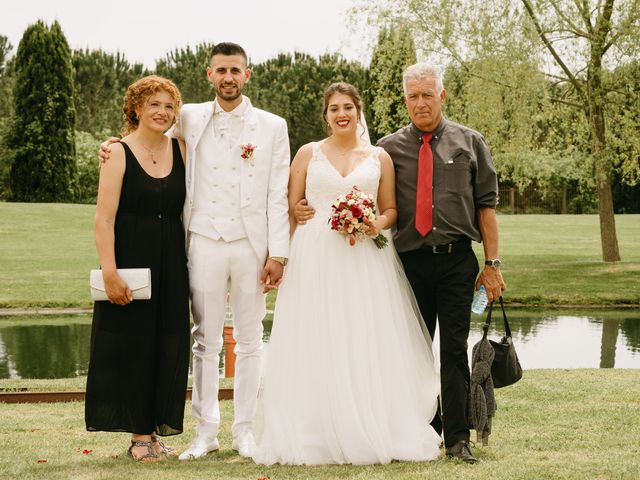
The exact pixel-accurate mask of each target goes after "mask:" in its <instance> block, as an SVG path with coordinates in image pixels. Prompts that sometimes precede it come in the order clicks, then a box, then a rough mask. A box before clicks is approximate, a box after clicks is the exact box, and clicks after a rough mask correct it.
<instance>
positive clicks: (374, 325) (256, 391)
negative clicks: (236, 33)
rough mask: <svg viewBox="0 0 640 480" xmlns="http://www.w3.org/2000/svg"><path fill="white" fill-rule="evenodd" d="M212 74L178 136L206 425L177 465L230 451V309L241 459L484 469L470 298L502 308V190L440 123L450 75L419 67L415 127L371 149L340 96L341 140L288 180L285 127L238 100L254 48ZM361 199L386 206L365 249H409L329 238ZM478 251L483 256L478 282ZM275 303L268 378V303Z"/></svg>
mask: <svg viewBox="0 0 640 480" xmlns="http://www.w3.org/2000/svg"><path fill="white" fill-rule="evenodd" d="M207 75H208V77H209V80H210V81H211V83H212V84H213V86H214V89H215V92H216V98H215V100H214V101H213V102H207V103H203V104H192V105H185V106H183V107H182V109H181V111H180V116H179V119H178V120H177V123H176V125H175V127H174V128H173V130H172V131H171V132H170V136H172V137H174V138H178V139H180V140H183V141H184V142H185V144H186V146H184V147H183V148H184V151H186V162H185V185H186V192H185V202H184V211H183V215H182V220H183V224H184V228H185V231H186V233H187V235H186V237H187V245H186V251H187V258H188V275H189V287H190V292H191V302H192V303H191V305H192V314H193V322H194V326H193V328H192V335H193V340H194V343H193V348H192V351H193V398H192V400H193V404H192V413H193V416H194V418H195V420H196V423H197V426H196V436H195V438H194V440H193V441H192V443H191V444H190V445H189V447H188V448H187V449H186V450H185V451H184V452H182V453H181V454H180V456H179V458H180V459H181V460H189V459H195V458H199V457H202V456H205V455H207V454H208V453H210V452H214V451H216V450H218V449H219V444H218V439H217V435H218V432H219V428H220V421H221V419H220V408H219V403H218V381H219V378H218V377H219V373H218V358H219V353H220V350H221V348H222V329H223V324H224V320H225V303H226V300H227V294H229V298H230V301H231V308H232V310H233V318H234V337H235V340H236V348H235V353H236V356H237V359H236V376H235V379H234V416H235V418H234V422H233V426H232V436H233V445H232V448H233V449H234V450H237V451H238V452H239V454H240V455H241V456H244V457H251V458H253V459H254V460H255V461H256V462H258V463H261V464H267V465H268V464H273V463H283V464H332V463H352V464H370V463H387V462H389V461H391V460H394V459H395V460H412V461H425V460H433V459H435V458H437V457H438V456H439V452H440V445H441V436H442V435H444V447H445V452H446V455H448V456H453V457H457V458H460V459H461V460H463V461H465V462H467V463H474V462H475V461H476V459H475V458H474V457H473V454H472V453H471V450H470V448H469V444H468V442H469V426H468V425H469V422H468V419H467V402H468V400H467V398H468V387H469V364H468V358H467V338H468V334H469V323H470V306H471V300H472V296H473V290H474V286H475V285H477V284H479V283H483V284H484V285H485V288H486V290H487V294H488V296H489V299H490V300H491V299H492V298H497V297H498V296H499V295H501V293H502V290H503V289H504V288H505V284H504V282H503V280H502V276H501V273H500V270H499V261H498V226H497V222H496V216H495V207H496V205H497V178H496V173H495V169H494V166H493V163H492V159H491V156H490V154H489V150H488V148H487V145H486V143H485V141H484V139H483V137H482V136H481V135H480V134H478V133H477V132H475V131H473V130H471V129H469V128H466V127H464V126H461V125H458V124H456V123H454V122H451V121H449V120H448V119H446V118H444V117H443V116H442V113H441V107H442V104H443V102H444V99H445V91H444V88H443V85H442V78H441V74H440V72H439V71H438V70H437V69H436V68H434V67H432V66H430V65H427V64H422V63H419V64H416V65H412V66H410V67H409V68H407V70H406V71H405V72H404V75H403V87H404V93H405V101H406V105H407V108H408V111H409V116H410V118H411V123H410V125H408V126H406V127H404V128H401V129H400V130H398V131H397V132H396V133H393V134H390V135H388V136H386V137H384V138H383V139H381V140H380V141H379V142H378V146H375V147H374V146H371V145H370V144H369V141H368V137H367V135H366V133H365V134H362V132H361V130H362V129H361V128H359V125H361V123H360V119H361V118H362V117H363V115H362V108H363V107H362V102H361V99H360V96H359V95H358V92H357V90H356V89H355V88H354V87H353V86H352V85H350V84H347V83H342V82H341V83H335V84H333V85H331V86H330V87H329V88H328V89H327V90H326V92H325V95H324V106H323V118H324V120H325V122H326V123H327V126H328V129H329V130H330V135H329V136H328V137H327V138H325V139H324V140H321V141H319V142H313V143H310V144H307V145H305V146H303V147H302V148H301V149H300V150H299V151H298V152H297V154H296V155H295V157H294V159H293V162H292V163H291V165H290V164H289V162H290V152H289V143H288V137H287V127H286V122H285V121H284V119H282V118H280V117H277V116H275V115H273V114H270V113H268V112H265V111H262V110H259V109H256V108H254V107H253V106H252V105H251V102H250V101H249V99H248V98H247V97H245V96H243V95H242V90H243V86H244V84H245V83H246V82H247V81H248V80H249V78H250V75H251V72H250V70H249V69H248V68H247V56H246V53H245V52H244V50H243V49H242V47H240V46H239V45H237V44H233V43H220V44H218V45H216V46H215V47H214V49H213V51H212V55H211V62H210V66H209V68H208V69H207ZM108 150H109V148H108V147H104V148H103V152H105V153H103V154H102V155H106V156H108ZM354 187H357V188H358V189H359V190H361V191H363V192H366V193H367V194H370V195H371V196H372V197H373V199H374V201H375V203H376V207H377V216H376V218H375V220H374V221H372V222H368V228H367V232H366V233H367V235H369V236H371V238H373V237H375V236H377V235H378V234H380V233H381V232H383V231H388V230H389V229H390V228H392V227H395V230H394V235H393V245H394V246H395V249H394V248H393V247H392V246H389V247H387V248H382V249H379V248H377V247H376V245H375V243H374V242H372V241H368V240H366V239H365V240H364V241H360V242H357V243H356V244H355V245H351V244H350V243H349V242H346V241H345V238H344V237H343V236H342V235H340V234H338V233H336V232H335V231H333V230H332V229H331V228H330V226H329V225H328V219H329V217H330V216H331V213H332V205H333V203H334V202H335V201H336V199H337V198H338V197H340V196H341V195H344V194H345V193H347V192H349V191H350V190H352V189H353V188H354ZM290 232H291V235H290ZM384 234H385V235H388V234H387V233H384ZM472 240H474V241H478V242H480V241H482V242H483V246H484V255H485V266H484V268H483V270H482V272H481V273H480V275H479V276H478V272H479V268H478V262H477V259H476V257H475V254H474V253H473V251H472V249H471V241H472ZM396 252H397V253H396ZM277 287H279V292H278V298H277V301H276V307H275V312H274V321H273V329H272V332H271V338H270V342H269V346H268V352H267V355H265V357H266V358H265V359H264V364H263V365H261V364H262V360H261V357H262V350H263V345H262V333H263V330H262V319H263V317H264V314H265V306H264V292H265V291H267V290H269V289H272V288H277ZM125 308H126V307H125ZM436 322H437V324H438V327H439V328H438V329H439V345H440V350H439V352H438V355H436V356H435V357H434V352H433V349H432V339H433V337H434V334H435V330H436V329H435V327H436ZM438 363H439V369H438V365H437V364H438ZM90 375H91V372H90ZM156 424H157V422H156ZM100 429H107V430H108V428H100ZM127 431H129V430H127ZM133 433H140V432H133ZM177 433H179V432H177ZM152 436H153V434H152Z"/></svg>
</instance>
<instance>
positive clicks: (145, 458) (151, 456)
mask: <svg viewBox="0 0 640 480" xmlns="http://www.w3.org/2000/svg"><path fill="white" fill-rule="evenodd" d="M134 447H147V450H148V452H147V453H146V454H145V455H142V456H140V457H136V456H135V455H134V454H133V448H134ZM128 452H129V456H130V457H131V458H133V459H134V460H135V461H136V462H157V461H159V460H160V455H158V454H157V453H156V452H155V451H154V450H153V442H145V441H142V440H131V446H130V447H129V450H128Z"/></svg>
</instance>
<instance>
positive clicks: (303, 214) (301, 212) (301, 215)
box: [293, 198, 316, 225]
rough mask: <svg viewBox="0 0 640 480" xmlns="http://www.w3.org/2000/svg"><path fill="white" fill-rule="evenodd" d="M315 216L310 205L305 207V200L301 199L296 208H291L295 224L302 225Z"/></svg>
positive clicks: (314, 210)
mask: <svg viewBox="0 0 640 480" xmlns="http://www.w3.org/2000/svg"><path fill="white" fill-rule="evenodd" d="M315 214H316V209H315V208H313V207H312V206H311V205H307V199H306V198H303V199H302V200H300V201H299V202H298V203H296V206H295V207H293V216H294V217H295V219H296V223H298V224H299V225H304V224H305V223H307V221H308V220H311V219H312V218H313V217H314V215H315Z"/></svg>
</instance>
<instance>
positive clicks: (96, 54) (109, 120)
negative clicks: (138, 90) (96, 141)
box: [72, 49, 147, 135]
mask: <svg viewBox="0 0 640 480" xmlns="http://www.w3.org/2000/svg"><path fill="white" fill-rule="evenodd" d="M72 64H73V70H74V104H75V108H76V129H77V130H80V131H83V132H88V133H91V134H95V133H97V132H103V131H105V130H106V131H108V132H109V133H110V134H111V135H115V134H117V133H118V132H119V130H120V128H122V125H123V123H124V122H123V118H122V115H123V114H122V99H123V97H124V94H125V92H126V91H127V87H128V86H129V85H130V84H132V83H133V82H134V81H136V80H137V79H138V78H140V77H142V76H143V75H146V74H147V72H146V71H145V69H144V67H143V66H142V64H140V63H134V64H130V63H129V62H128V61H127V60H126V58H125V57H124V55H123V54H122V53H120V52H117V53H116V54H115V55H114V54H111V53H107V52H104V51H102V50H89V49H85V50H75V51H74V52H73V55H72Z"/></svg>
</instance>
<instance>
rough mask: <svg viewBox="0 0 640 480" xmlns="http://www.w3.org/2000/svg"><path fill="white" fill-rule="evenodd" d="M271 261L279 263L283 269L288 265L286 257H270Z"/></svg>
mask: <svg viewBox="0 0 640 480" xmlns="http://www.w3.org/2000/svg"><path fill="white" fill-rule="evenodd" d="M269 259H270V260H273V261H274V262H278V263H279V264H280V265H282V266H283V267H284V266H285V265H286V264H287V258H286V257H269Z"/></svg>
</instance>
